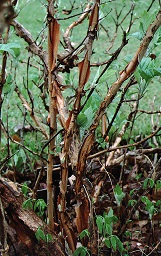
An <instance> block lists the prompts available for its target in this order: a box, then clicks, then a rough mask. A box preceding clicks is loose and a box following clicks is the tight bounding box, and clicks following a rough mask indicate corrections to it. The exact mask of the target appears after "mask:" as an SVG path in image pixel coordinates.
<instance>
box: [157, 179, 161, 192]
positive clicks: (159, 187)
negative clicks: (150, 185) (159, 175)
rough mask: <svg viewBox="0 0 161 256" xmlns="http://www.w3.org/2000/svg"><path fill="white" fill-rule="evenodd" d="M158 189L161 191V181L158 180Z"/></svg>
mask: <svg viewBox="0 0 161 256" xmlns="http://www.w3.org/2000/svg"><path fill="white" fill-rule="evenodd" d="M156 189H157V190H158V189H161V180H157V182H156Z"/></svg>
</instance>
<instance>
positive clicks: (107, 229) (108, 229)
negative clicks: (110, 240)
mask: <svg viewBox="0 0 161 256" xmlns="http://www.w3.org/2000/svg"><path fill="white" fill-rule="evenodd" d="M112 224H113V223H111V224H107V223H106V224H105V225H104V226H103V231H104V235H105V236H106V235H109V236H111V235H112V231H113V226H112Z"/></svg>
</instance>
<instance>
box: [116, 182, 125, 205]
mask: <svg viewBox="0 0 161 256" xmlns="http://www.w3.org/2000/svg"><path fill="white" fill-rule="evenodd" d="M114 195H115V199H116V203H117V205H118V206H120V204H121V201H122V199H123V198H124V197H125V193H124V192H123V191H122V189H121V187H120V186H119V185H118V184H117V185H116V187H115V189H114Z"/></svg>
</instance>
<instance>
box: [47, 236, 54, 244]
mask: <svg viewBox="0 0 161 256" xmlns="http://www.w3.org/2000/svg"><path fill="white" fill-rule="evenodd" d="M52 239H53V237H52V235H51V234H46V242H47V243H49V242H51V241H52Z"/></svg>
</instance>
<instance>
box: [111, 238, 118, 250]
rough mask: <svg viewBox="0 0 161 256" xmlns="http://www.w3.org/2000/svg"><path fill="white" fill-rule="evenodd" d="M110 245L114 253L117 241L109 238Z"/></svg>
mask: <svg viewBox="0 0 161 256" xmlns="http://www.w3.org/2000/svg"><path fill="white" fill-rule="evenodd" d="M110 241H111V245H112V248H113V250H114V251H116V245H117V240H116V237H115V236H111V237H110Z"/></svg>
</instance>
